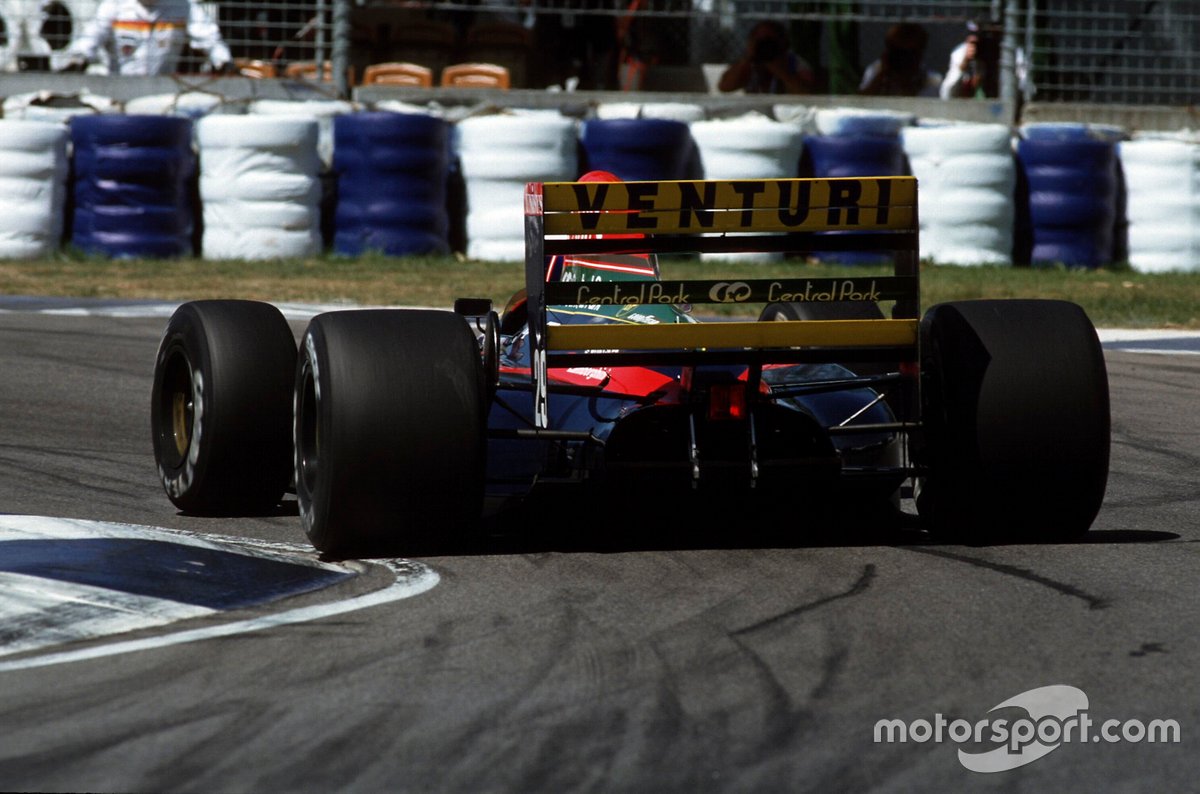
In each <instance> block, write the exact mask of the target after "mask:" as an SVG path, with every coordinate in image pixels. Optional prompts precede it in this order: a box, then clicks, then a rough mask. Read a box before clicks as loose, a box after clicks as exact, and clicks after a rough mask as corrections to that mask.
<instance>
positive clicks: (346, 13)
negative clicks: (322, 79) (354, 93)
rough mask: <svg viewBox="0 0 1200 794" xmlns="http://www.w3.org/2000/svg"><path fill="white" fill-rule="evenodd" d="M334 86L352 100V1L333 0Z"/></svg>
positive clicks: (340, 96)
mask: <svg viewBox="0 0 1200 794" xmlns="http://www.w3.org/2000/svg"><path fill="white" fill-rule="evenodd" d="M331 66H332V69H333V85H334V87H335V88H336V89H337V94H338V97H339V98H340V99H349V98H350V0H333V63H332V65H331Z"/></svg>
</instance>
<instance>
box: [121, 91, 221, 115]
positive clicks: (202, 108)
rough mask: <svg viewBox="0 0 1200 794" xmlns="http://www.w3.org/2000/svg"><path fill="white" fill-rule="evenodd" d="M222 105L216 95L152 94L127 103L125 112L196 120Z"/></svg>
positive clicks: (188, 93)
mask: <svg viewBox="0 0 1200 794" xmlns="http://www.w3.org/2000/svg"><path fill="white" fill-rule="evenodd" d="M221 104H222V99H221V97H219V96H217V95H216V94H203V93H197V92H195V91H185V92H183V93H181V94H151V95H149V96H140V97H136V98H135V99H131V100H129V101H128V102H126V103H125V112H126V113H141V114H145V115H150V116H184V117H185V118H189V119H193V120H194V119H200V118H203V117H204V116H207V115H208V114H209V113H212V112H213V111H214V110H216V109H217V108H218V107H220V106H221Z"/></svg>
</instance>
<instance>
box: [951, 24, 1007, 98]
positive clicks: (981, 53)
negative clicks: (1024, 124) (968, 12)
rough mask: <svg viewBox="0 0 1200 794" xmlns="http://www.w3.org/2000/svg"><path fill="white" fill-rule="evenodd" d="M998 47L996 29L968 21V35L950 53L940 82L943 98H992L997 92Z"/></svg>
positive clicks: (998, 73) (998, 87)
mask: <svg viewBox="0 0 1200 794" xmlns="http://www.w3.org/2000/svg"><path fill="white" fill-rule="evenodd" d="M999 63H1000V46H999V42H998V37H997V36H996V33H995V31H992V30H981V29H980V27H979V25H978V23H975V22H968V23H967V36H966V38H965V39H964V40H963V42H962V43H961V44H959V45H958V46H957V47H955V48H954V51H953V52H951V53H950V63H949V64H948V68H947V69H946V79H945V80H943V81H942V87H941V90H940V92H939V93H940V94H941V97H942V99H953V98H955V97H995V96H998V95H999V93H1000V90H999V89H1000V86H999V78H1000V70H999Z"/></svg>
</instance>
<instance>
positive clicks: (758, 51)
mask: <svg viewBox="0 0 1200 794" xmlns="http://www.w3.org/2000/svg"><path fill="white" fill-rule="evenodd" d="M780 55H783V44H782V43H781V42H780V41H779V40H778V39H773V38H764V39H759V40H758V41H756V42H754V54H753V56H752V57H753V59H754V62H755V63H769V62H770V61H773V60H775V59H777V58H778V57H779V56H780Z"/></svg>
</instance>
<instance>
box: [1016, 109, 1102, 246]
mask: <svg viewBox="0 0 1200 794" xmlns="http://www.w3.org/2000/svg"><path fill="white" fill-rule="evenodd" d="M1100 132H1101V134H1100V135H1095V134H1093V133H1092V131H1091V128H1089V127H1087V126H1086V125H1082V124H1080V125H1063V124H1054V125H1048V127H1042V125H1029V126H1027V127H1024V128H1022V130H1021V137H1020V139H1019V140H1018V142H1017V160H1018V167H1019V172H1018V178H1019V179H1020V183H1019V187H1018V191H1017V198H1018V209H1017V211H1018V214H1019V216H1018V217H1019V220H1018V229H1017V232H1016V234H1015V236H1016V238H1017V242H1016V245H1015V247H1014V258H1015V259H1016V260H1017V261H1018V262H1019V263H1026V262H1028V263H1032V264H1034V265H1054V264H1062V265H1066V266H1067V267H1082V268H1088V269H1095V268H1098V267H1103V266H1105V265H1108V264H1110V263H1111V262H1112V261H1113V258H1114V250H1115V249H1114V241H1115V237H1114V229H1115V223H1116V221H1117V217H1118V212H1117V204H1118V198H1119V189H1118V187H1119V173H1120V172H1119V169H1118V167H1117V153H1116V143H1115V142H1114V141H1113V140H1111V138H1110V137H1109V136H1108V134H1107V132H1106V131H1105V130H1104V129H1101V130H1100Z"/></svg>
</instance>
